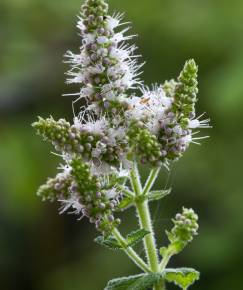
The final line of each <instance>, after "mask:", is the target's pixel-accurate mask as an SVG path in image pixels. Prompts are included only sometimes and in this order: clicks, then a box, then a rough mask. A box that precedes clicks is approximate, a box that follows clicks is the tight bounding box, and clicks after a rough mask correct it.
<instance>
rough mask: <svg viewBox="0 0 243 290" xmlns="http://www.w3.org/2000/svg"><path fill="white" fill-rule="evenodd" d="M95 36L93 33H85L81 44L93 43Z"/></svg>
mask: <svg viewBox="0 0 243 290" xmlns="http://www.w3.org/2000/svg"><path fill="white" fill-rule="evenodd" d="M95 38H96V35H95V34H94V33H87V34H85V35H84V36H83V43H84V44H85V45H88V44H91V43H94V41H95Z"/></svg>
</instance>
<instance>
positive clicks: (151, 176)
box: [142, 167, 161, 195]
mask: <svg viewBox="0 0 243 290" xmlns="http://www.w3.org/2000/svg"><path fill="white" fill-rule="evenodd" d="M160 169H161V167H158V168H154V169H152V170H151V171H150V174H149V177H148V179H147V181H146V183H145V186H144V188H143V192H142V194H143V195H146V194H147V193H149V191H150V189H151V188H152V187H153V185H154V182H155V181H156V179H157V177H158V174H159V172H160Z"/></svg>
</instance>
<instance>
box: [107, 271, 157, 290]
mask: <svg viewBox="0 0 243 290" xmlns="http://www.w3.org/2000/svg"><path fill="white" fill-rule="evenodd" d="M160 278H161V274H159V273H149V274H139V275H135V276H129V277H123V278H117V279H114V280H111V281H109V282H108V284H107V286H106V288H105V290H147V289H149V288H151V287H153V285H154V284H156V283H157V282H159V280H160Z"/></svg>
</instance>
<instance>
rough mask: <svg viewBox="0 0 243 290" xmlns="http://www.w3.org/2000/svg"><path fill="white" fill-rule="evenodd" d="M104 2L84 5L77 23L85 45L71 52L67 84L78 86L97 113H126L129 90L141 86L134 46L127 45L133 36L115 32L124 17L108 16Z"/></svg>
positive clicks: (96, 1)
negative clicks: (77, 51) (126, 98)
mask: <svg viewBox="0 0 243 290" xmlns="http://www.w3.org/2000/svg"><path fill="white" fill-rule="evenodd" d="M107 13H108V6H107V4H106V3H105V1H101V0H100V1H99V0H95V1H91V0H87V1H86V2H85V4H84V5H83V6H82V13H81V17H80V20H79V23H78V28H79V30H80V32H81V37H82V44H83V45H82V46H81V48H80V51H81V52H80V54H78V55H75V54H73V53H72V52H70V51H68V52H67V54H66V57H67V58H68V59H69V60H68V61H67V62H68V63H70V64H71V70H70V71H69V72H68V73H67V74H68V75H69V76H70V78H69V79H68V83H79V84H80V85H81V91H80V95H79V98H78V99H80V98H85V99H86V100H87V101H88V103H89V104H90V105H91V106H90V108H91V109H92V110H94V111H95V112H96V113H98V114H99V112H103V111H105V112H106V111H111V110H112V109H115V110H117V109H119V110H120V111H122V110H126V107H124V102H123V99H124V97H125V94H126V91H127V90H128V89H131V88H135V87H136V86H137V85H139V84H140V81H139V79H138V78H137V76H138V75H139V74H140V73H139V69H140V67H141V65H137V62H136V57H137V56H135V55H134V51H135V50H136V47H135V46H129V45H127V44H125V41H126V40H128V39H131V38H132V37H133V36H126V35H125V33H126V32H127V31H128V30H129V29H124V30H122V31H120V32H115V30H116V28H117V27H119V26H120V25H122V23H121V20H122V16H121V15H119V14H118V15H114V16H109V15H108V14H107Z"/></svg>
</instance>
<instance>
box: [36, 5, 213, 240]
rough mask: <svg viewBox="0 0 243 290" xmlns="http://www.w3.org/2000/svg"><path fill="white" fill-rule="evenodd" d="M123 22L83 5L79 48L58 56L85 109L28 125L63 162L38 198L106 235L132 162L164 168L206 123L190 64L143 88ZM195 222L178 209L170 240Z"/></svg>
mask: <svg viewBox="0 0 243 290" xmlns="http://www.w3.org/2000/svg"><path fill="white" fill-rule="evenodd" d="M122 18H123V15H122V14H114V15H113V16H110V15H109V14H108V5H107V3H106V2H105V1H104V0H86V1H85V4H84V5H83V6H82V7H81V14H80V17H79V21H78V25H77V27H78V29H79V32H80V35H81V39H82V45H81V47H80V51H79V52H78V53H77V54H74V53H73V52H71V51H68V52H67V53H66V55H65V57H66V62H67V63H68V64H69V65H70V66H71V68H70V70H69V71H68V72H67V75H68V79H67V83H70V84H71V83H76V84H79V85H80V91H79V92H78V93H77V94H74V95H77V96H78V98H77V99H76V101H75V102H77V101H79V100H81V99H83V100H85V101H86V103H87V106H86V108H85V109H83V108H82V109H81V111H80V112H79V113H78V114H76V115H75V118H74V120H73V122H72V123H69V122H67V121H66V120H64V119H60V120H58V121H56V120H54V119H53V118H52V117H50V118H47V119H43V118H39V120H38V121H37V122H35V123H34V124H33V127H34V128H35V129H36V131H37V133H38V134H39V135H41V136H42V137H43V138H44V140H47V141H49V142H51V143H52V144H53V146H54V148H55V150H56V151H57V152H58V153H59V154H61V156H62V157H63V160H64V165H63V166H62V167H61V168H62V169H61V172H60V173H58V175H57V176H56V177H55V178H54V179H49V180H48V181H47V183H46V184H45V185H43V186H41V187H40V189H39V191H38V194H39V195H40V196H42V197H43V199H50V200H58V201H60V202H61V204H62V206H61V210H60V211H61V212H64V211H67V210H69V211H70V210H71V211H72V212H73V213H75V214H77V215H79V217H80V218H81V217H83V216H86V217H88V218H89V220H90V222H92V223H94V224H95V225H96V228H97V229H98V230H99V231H101V232H103V233H105V234H106V233H109V232H111V230H112V229H113V228H114V227H117V226H118V224H119V223H120V220H119V219H116V218H115V217H114V212H115V211H117V210H119V203H120V202H121V201H122V199H123V198H124V193H123V192H121V190H120V188H121V186H123V185H125V182H126V179H127V177H128V173H129V170H130V169H131V166H132V162H133V161H134V160H136V161H137V162H139V163H140V164H146V165H148V166H150V167H160V166H166V167H167V168H168V167H169V166H170V164H171V162H173V161H176V160H178V159H179V158H180V157H181V156H182V155H183V153H184V152H185V151H186V149H187V148H188V146H189V145H190V143H197V139H200V138H197V137H195V133H197V131H196V132H195V130H196V129H198V128H206V127H208V122H209V120H201V116H200V117H196V113H195V104H196V101H197V93H198V88H197V73H198V67H197V65H196V63H195V61H194V60H189V61H187V62H186V64H185V66H184V68H183V70H182V72H181V73H180V75H179V77H178V78H177V79H176V80H171V81H166V82H165V83H164V84H162V85H155V86H153V88H152V89H151V90H150V89H149V88H147V87H144V86H143V83H142V81H141V80H140V78H139V76H140V74H141V71H140V69H141V67H142V66H143V64H139V61H138V59H139V57H140V56H139V55H137V54H136V49H137V48H136V46H135V45H130V43H129V42H130V40H131V39H133V37H134V35H128V34H127V32H128V30H129V29H130V27H126V23H122ZM127 41H129V42H127ZM139 91H140V92H141V93H140V94H138V92H139ZM195 221H196V217H195V216H193V213H192V212H190V211H189V212H187V211H186V210H184V211H183V214H182V215H181V216H178V217H177V218H176V220H175V228H174V229H173V230H172V233H171V235H170V236H171V237H173V239H176V237H177V236H178V235H180V237H181V238H185V239H186V240H188V241H189V240H190V237H191V236H192V235H193V234H194V232H195V231H196V230H197V229H196V226H195ZM188 226H189V228H188ZM185 229H187V230H186V231H185ZM188 229H190V230H188Z"/></svg>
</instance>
